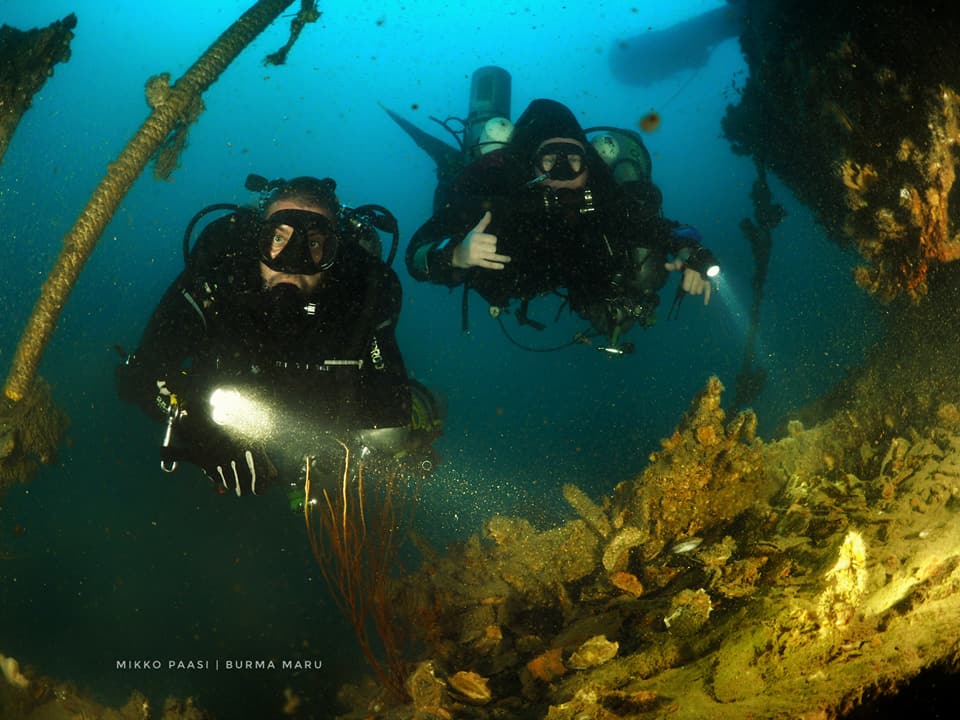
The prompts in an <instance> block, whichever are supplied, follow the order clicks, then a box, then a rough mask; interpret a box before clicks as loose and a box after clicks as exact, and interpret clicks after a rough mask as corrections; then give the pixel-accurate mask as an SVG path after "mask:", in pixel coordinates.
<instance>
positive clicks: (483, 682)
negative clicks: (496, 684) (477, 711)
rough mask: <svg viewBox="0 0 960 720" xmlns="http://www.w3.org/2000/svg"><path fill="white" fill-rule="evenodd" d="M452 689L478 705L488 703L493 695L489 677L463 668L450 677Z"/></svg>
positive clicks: (449, 681)
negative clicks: (488, 682) (488, 683)
mask: <svg viewBox="0 0 960 720" xmlns="http://www.w3.org/2000/svg"><path fill="white" fill-rule="evenodd" d="M447 682H448V683H449V685H450V689H451V690H453V691H454V692H455V693H457V695H459V696H460V697H462V698H463V699H464V700H466V701H467V702H470V703H474V704H476V705H486V704H487V703H488V702H490V698H491V697H492V695H491V694H490V687H489V686H488V685H487V679H486V678H485V677H483V676H481V675H478V674H477V673H475V672H468V671H465V670H461V671H460V672H458V673H456V674H455V675H453V676H451V677H450V678H448V680H447Z"/></svg>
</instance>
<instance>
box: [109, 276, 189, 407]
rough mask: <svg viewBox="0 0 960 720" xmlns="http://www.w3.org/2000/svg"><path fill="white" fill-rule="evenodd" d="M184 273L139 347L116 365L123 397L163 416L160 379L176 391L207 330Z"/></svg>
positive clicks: (149, 323) (168, 291)
mask: <svg viewBox="0 0 960 720" xmlns="http://www.w3.org/2000/svg"><path fill="white" fill-rule="evenodd" d="M185 275H186V273H184V274H182V275H181V276H180V277H179V278H178V279H177V281H176V282H174V283H173V284H172V285H171V286H170V287H169V288H168V289H167V291H166V293H165V294H164V296H163V298H162V299H161V300H160V303H159V305H157V308H156V309H155V310H154V312H153V315H152V316H151V317H150V320H149V321H148V323H147V326H146V329H145V330H144V332H143V336H142V338H141V339H140V344H139V347H138V348H137V349H136V351H135V352H133V353H132V354H131V355H129V356H128V357H127V359H126V361H125V362H124V363H122V364H121V365H118V366H117V368H116V373H115V377H116V386H117V393H118V395H119V397H120V399H121V400H123V401H125V402H129V403H132V404H134V405H137V406H138V407H140V408H141V409H142V410H143V411H144V412H146V413H147V414H148V415H150V416H152V417H157V418H160V417H162V415H163V412H164V409H163V408H162V407H160V406H159V405H158V403H157V391H158V387H157V382H158V381H160V380H162V381H165V382H167V383H168V384H169V386H170V388H171V389H172V390H174V391H176V388H177V380H178V379H179V377H180V376H181V375H182V372H183V370H184V368H185V366H186V365H187V364H188V363H189V361H190V358H191V357H192V355H193V353H194V351H195V348H197V346H198V345H199V343H200V342H201V339H202V338H203V336H204V332H205V324H204V323H205V321H204V317H203V313H202V310H201V308H200V306H199V305H198V304H197V302H196V300H194V298H193V296H192V295H190V293H189V292H187V290H186V287H185V283H184V278H185Z"/></svg>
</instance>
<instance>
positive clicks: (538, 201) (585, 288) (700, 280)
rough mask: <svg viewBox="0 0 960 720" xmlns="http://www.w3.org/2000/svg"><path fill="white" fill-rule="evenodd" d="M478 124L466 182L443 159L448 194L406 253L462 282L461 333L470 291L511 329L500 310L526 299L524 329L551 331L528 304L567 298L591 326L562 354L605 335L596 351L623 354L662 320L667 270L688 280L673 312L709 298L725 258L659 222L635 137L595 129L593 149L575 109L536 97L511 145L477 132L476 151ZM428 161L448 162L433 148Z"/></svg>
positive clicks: (427, 273) (424, 271)
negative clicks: (638, 332)
mask: <svg viewBox="0 0 960 720" xmlns="http://www.w3.org/2000/svg"><path fill="white" fill-rule="evenodd" d="M490 70H491V68H481V70H478V71H477V73H481V72H484V73H487V72H489V71H490ZM494 70H499V71H500V72H501V73H502V72H504V71H502V70H500V69H499V68H495V69H494ZM508 77H509V76H508ZM493 78H494V79H495V78H496V74H494V76H493ZM476 80H477V78H476V74H475V77H474V81H475V84H476ZM488 84H489V83H488ZM493 84H495V83H493ZM472 93H473V91H472ZM488 95H497V93H488ZM503 95H508V91H502V92H500V93H499V96H500V97H502V96H503ZM504 110H505V112H506V113H509V104H507V105H506V106H505V107H504V106H502V107H501V112H503V111H504ZM488 114H489V113H488ZM496 118H497V116H496V115H494V116H493V119H496ZM504 118H505V116H500V119H504ZM481 119H483V116H482V115H480V116H479V117H476V116H475V114H474V113H473V112H471V115H470V116H469V117H468V119H467V121H466V122H465V123H464V125H465V129H464V131H463V135H464V138H465V141H464V144H463V145H462V147H461V151H462V153H461V155H462V156H463V157H464V160H463V162H462V165H463V169H462V170H461V172H460V173H459V175H457V176H456V177H454V178H452V179H449V180H448V178H447V177H446V175H445V174H444V173H443V172H440V164H439V161H438V180H439V183H440V185H441V186H442V185H443V184H444V182H445V181H447V186H446V187H442V189H439V190H438V193H437V196H436V200H437V202H435V207H434V214H433V216H432V217H431V218H430V219H429V220H427V222H426V223H424V224H423V225H422V226H421V227H420V228H419V229H418V230H417V232H416V233H415V234H414V236H413V237H412V239H411V241H410V244H409V246H408V248H407V252H406V263H407V268H408V270H409V271H410V273H411V275H412V276H413V277H414V278H415V279H417V280H420V281H427V282H433V283H437V284H441V285H446V286H449V287H455V286H460V285H462V286H463V288H464V302H463V306H464V313H463V315H464V325H465V324H466V310H465V307H466V299H467V294H468V292H469V291H470V290H475V291H476V292H477V293H478V294H479V295H480V296H481V297H483V298H484V299H485V300H486V301H487V302H488V303H489V304H490V310H491V315H493V316H494V317H496V318H497V319H498V320H499V321H500V324H501V327H503V328H504V332H505V333H506V332H507V331H506V328H505V326H504V325H503V319H502V312H503V311H506V310H508V309H509V307H510V305H511V303H513V302H514V301H519V307H518V308H517V309H516V310H515V311H514V312H515V315H516V317H517V320H518V321H519V322H520V323H521V324H526V325H530V326H533V327H535V328H543V327H545V325H544V324H543V323H542V322H538V321H537V320H534V319H533V318H531V317H530V315H529V304H530V301H531V300H533V299H534V298H536V297H539V296H542V295H547V294H558V295H561V297H563V298H564V301H565V303H566V304H568V305H569V307H570V309H571V310H572V311H573V312H575V313H576V314H577V315H579V316H580V317H581V318H583V319H585V320H587V321H588V322H589V323H590V326H591V330H590V331H588V332H585V333H579V334H578V335H577V336H576V337H575V338H574V340H573V341H571V342H570V343H566V344H565V345H563V346H561V347H565V346H566V345H570V344H573V343H574V342H588V341H589V338H590V337H591V336H597V335H600V336H604V337H606V338H607V342H606V343H605V344H604V345H602V346H600V347H599V348H598V349H600V350H603V351H605V352H608V353H611V354H615V355H622V354H624V353H628V352H630V351H631V350H632V345H631V344H629V343H622V344H621V339H622V337H623V335H624V333H625V332H626V331H627V330H629V329H630V328H631V327H632V326H633V325H634V324H638V325H640V326H642V327H649V326H650V325H652V324H653V323H654V321H655V320H654V311H655V309H656V307H657V305H658V304H659V296H658V293H659V291H660V289H661V288H662V287H663V286H664V284H665V283H666V280H667V277H668V275H669V271H679V272H682V273H683V278H682V280H681V284H680V287H679V288H678V291H677V295H676V297H675V300H674V308H672V309H671V312H672V311H673V310H674V309H676V307H677V305H678V304H679V302H680V300H682V298H683V297H684V296H685V295H686V294H694V295H700V294H702V295H703V296H704V304H706V303H708V302H709V298H710V292H711V285H710V280H709V278H710V277H713V276H714V275H715V274H716V273H717V272H718V271H719V266H718V265H717V262H716V259H715V258H714V256H713V254H712V253H711V252H710V251H709V250H707V249H706V248H704V247H703V246H702V245H701V244H700V240H701V238H700V234H699V233H698V232H697V231H696V229H695V228H693V227H691V226H688V225H681V224H680V223H677V222H674V221H671V220H667V219H665V218H664V217H663V216H662V213H661V204H662V197H661V194H660V191H659V189H658V188H657V187H656V185H654V184H653V182H652V180H651V175H650V169H651V167H650V166H651V163H650V156H649V153H647V151H646V148H645V147H644V146H643V143H642V141H641V140H640V138H639V137H638V136H636V134H635V133H632V132H631V131H628V130H622V129H617V128H609V127H600V128H591V129H590V131H602V134H600V135H598V136H596V137H594V138H593V140H592V141H590V140H588V137H587V132H588V131H585V130H584V129H583V128H581V126H580V124H579V122H578V121H577V119H576V117H575V116H574V114H573V113H572V112H571V111H570V109H569V108H567V107H566V106H564V105H562V104H560V103H558V102H555V101H553V100H547V99H539V100H534V101H533V102H532V103H530V105H529V106H528V107H527V109H526V110H525V111H524V112H523V113H522V114H521V116H520V117H519V118H518V120H517V122H516V124H515V125H513V126H512V133H511V135H510V137H509V138H508V139H507V140H505V141H504V140H502V139H497V140H496V141H494V142H487V143H484V142H481V141H480V140H479V138H480V136H481V133H477V132H476V131H474V132H473V137H475V138H477V140H476V141H475V142H474V143H473V144H472V145H470V144H469V138H470V137H471V131H470V129H471V128H475V127H476V126H477V123H478V122H479V120H481ZM490 122H491V117H487V119H486V120H484V121H483V127H484V129H485V128H486V126H487V125H488V124H489V123H490ZM405 129H406V128H405ZM415 139H416V138H415ZM436 142H439V141H436ZM418 144H421V142H420V141H418ZM487 146H493V149H492V150H489V151H485V150H486V149H487ZM421 147H425V143H423V144H421ZM451 150H452V149H451ZM447 154H448V155H449V153H447ZM431 156H432V157H434V159H435V160H436V159H438V158H442V157H443V155H442V154H441V153H439V152H437V151H436V150H434V151H433V152H431ZM444 161H445V162H447V164H449V160H444ZM508 337H509V333H508ZM511 340H512V338H511ZM517 344H519V343H517ZM528 349H539V348H528ZM549 349H553V348H549Z"/></svg>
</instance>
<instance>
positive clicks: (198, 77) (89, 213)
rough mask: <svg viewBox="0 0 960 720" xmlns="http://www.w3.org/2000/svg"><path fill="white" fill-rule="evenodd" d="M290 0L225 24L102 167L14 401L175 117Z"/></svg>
mask: <svg viewBox="0 0 960 720" xmlns="http://www.w3.org/2000/svg"><path fill="white" fill-rule="evenodd" d="M292 2H293V0H259V2H257V3H256V4H255V5H254V6H253V7H251V8H250V9H249V10H248V11H247V12H246V13H244V14H243V16H242V17H241V18H240V19H239V20H237V21H236V22H235V23H234V24H233V25H232V26H230V27H229V28H228V29H227V30H226V32H224V33H223V34H222V35H221V36H220V37H219V38H217V40H216V42H214V43H213V45H211V46H210V48H209V49H208V50H207V51H206V52H205V53H204V54H203V56H201V57H200V59H199V60H197V62H196V63H194V65H193V67H191V68H190V69H189V70H187V72H186V73H185V74H184V76H183V77H182V78H180V79H179V80H178V81H177V82H176V84H175V85H174V86H173V87H172V88H171V89H170V93H169V96H168V97H167V98H166V99H165V100H164V102H162V103H160V104H158V105H157V107H155V108H153V112H152V113H151V114H150V116H149V117H148V118H147V120H146V121H145V122H144V123H143V125H142V126H141V127H140V129H139V130H138V131H137V133H136V135H134V136H133V138H132V139H131V140H130V142H129V143H128V144H127V146H126V147H125V148H124V149H123V152H121V153H120V156H119V157H118V158H117V160H116V161H115V162H113V163H111V164H110V165H109V166H108V168H107V175H106V177H104V178H103V180H101V181H100V184H99V185H98V186H97V188H96V190H94V192H93V195H91V197H90V200H89V201H88V202H87V205H86V207H85V208H84V209H83V212H81V213H80V217H79V218H77V221H76V224H75V225H74V226H73V228H72V229H71V230H70V232H68V233H67V234H66V236H64V239H63V248H62V249H61V250H60V255H59V257H58V258H57V261H56V263H55V264H54V266H53V268H52V269H51V270H50V274H49V275H48V276H47V279H46V280H45V281H44V283H43V286H42V287H41V290H40V298H39V299H38V300H37V303H36V305H35V306H34V308H33V312H32V314H31V315H30V318H29V320H28V321H27V326H26V328H24V331H23V335H22V337H21V338H20V344H19V345H18V346H17V351H16V354H15V355H14V358H13V365H12V367H11V369H10V374H9V375H8V377H7V384H6V387H5V388H4V393H5V394H6V396H7V397H8V398H10V399H11V400H13V401H17V402H19V401H20V400H21V399H23V397H24V396H25V395H26V394H27V392H28V391H29V389H30V387H31V384H32V382H33V379H34V377H35V375H36V372H37V366H38V365H39V363H40V356H41V354H42V353H43V350H44V348H45V347H46V345H47V342H48V341H49V340H50V337H51V336H52V335H53V331H54V328H55V327H56V324H57V320H58V319H59V317H60V312H61V311H62V310H63V306H64V305H65V304H66V301H67V298H68V297H69V295H70V292H71V291H72V290H73V286H74V285H75V284H76V281H77V278H78V277H79V275H80V270H81V269H82V268H83V265H84V263H85V262H86V261H87V259H88V258H89V257H90V254H91V253H92V252H93V248H94V247H95V246H96V244H97V241H98V240H99V239H100V236H101V234H102V233H103V231H104V229H105V228H106V226H107V223H108V222H109V221H110V219H111V218H112V217H113V214H114V212H115V211H116V209H117V207H118V206H119V205H120V201H121V200H122V199H123V197H124V196H125V195H126V194H127V192H128V191H129V190H130V188H131V187H132V186H133V183H134V181H135V180H136V179H137V177H138V176H139V175H140V173H141V172H142V171H143V169H144V167H145V166H146V165H147V163H148V162H149V161H150V158H151V157H153V155H154V154H155V153H156V152H157V150H158V149H159V148H160V147H161V145H162V144H163V142H164V140H165V139H166V138H167V136H168V135H169V134H170V133H171V132H172V131H173V130H174V128H175V127H176V126H177V123H178V122H181V121H182V120H183V119H184V118H185V117H186V116H187V112H188V109H189V108H190V106H191V104H192V103H194V102H195V101H196V100H197V99H198V98H199V96H200V94H201V93H203V92H204V91H205V90H206V89H207V88H208V87H210V85H212V84H213V83H214V82H215V81H216V79H217V78H218V77H219V75H220V73H222V72H223V71H224V70H225V69H226V68H227V66H228V65H230V63H231V62H233V60H234V59H235V58H236V57H237V55H239V54H240V52H241V51H242V50H243V49H244V48H245V47H246V46H247V45H248V44H250V42H251V41H252V40H253V39H254V38H255V37H256V36H257V35H259V34H260V33H261V32H262V31H263V30H264V29H265V28H266V27H267V26H268V25H269V24H270V23H272V22H273V21H274V20H275V19H276V18H277V16H278V15H279V14H280V13H281V12H283V10H284V9H285V8H286V7H288V6H289V5H290V4H291V3H292Z"/></svg>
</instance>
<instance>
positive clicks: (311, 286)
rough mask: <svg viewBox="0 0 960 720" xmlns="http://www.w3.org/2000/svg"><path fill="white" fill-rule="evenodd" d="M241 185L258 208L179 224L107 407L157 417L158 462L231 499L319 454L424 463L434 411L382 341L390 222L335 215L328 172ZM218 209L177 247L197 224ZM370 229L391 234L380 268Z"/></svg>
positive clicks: (386, 337) (396, 286) (391, 291)
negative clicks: (180, 266)
mask: <svg viewBox="0 0 960 720" xmlns="http://www.w3.org/2000/svg"><path fill="white" fill-rule="evenodd" d="M247 187H248V189H251V190H256V191H259V192H260V203H259V208H258V209H257V210H254V209H252V208H243V207H239V206H236V205H228V204H218V205H211V206H209V207H207V208H204V209H203V210H201V211H200V212H199V213H197V215H196V216H195V217H194V218H193V220H192V221H191V222H190V224H189V225H188V227H187V231H186V233H185V237H184V258H185V263H186V267H185V269H184V270H183V272H182V273H181V274H180V276H179V277H178V278H177V279H176V281H175V282H174V283H173V284H172V285H171V286H170V288H169V289H168V290H167V292H166V294H165V295H164V296H163V298H162V300H161V301H160V304H159V305H158V307H157V308H156V310H155V311H154V313H153V315H152V317H151V318H150V320H149V322H148V324H147V327H146V329H145V331H144V333H143V337H142V339H141V341H140V345H139V348H138V349H137V350H136V352H134V353H133V354H131V355H129V356H128V357H127V358H126V360H125V362H123V363H122V364H121V365H119V366H118V367H117V371H116V382H117V389H118V393H119V395H120V397H121V399H123V400H125V401H128V402H131V403H133V404H136V405H138V406H139V407H141V408H142V409H143V410H144V411H146V412H147V413H148V414H150V415H152V416H154V417H158V418H162V419H165V420H166V423H167V425H166V435H165V437H164V441H163V445H162V448H161V467H163V469H165V470H167V471H173V470H174V469H175V468H176V467H177V464H178V463H179V462H181V461H182V462H187V463H191V464H194V465H197V466H199V467H200V468H201V469H202V470H203V472H204V473H205V474H206V475H207V476H208V477H209V478H210V479H211V480H212V481H213V482H214V483H216V487H217V488H218V489H219V491H220V492H230V493H234V494H236V495H244V494H262V493H263V492H264V490H265V489H267V488H268V487H269V486H270V485H271V484H274V483H275V482H276V481H277V480H278V478H282V479H284V480H288V478H287V477H286V475H287V473H288V472H290V471H291V470H299V469H302V467H303V464H304V462H305V457H306V456H307V455H308V454H310V453H314V452H316V449H317V448H318V447H319V446H324V447H326V448H327V449H328V450H329V451H330V452H329V453H328V454H330V455H332V454H334V451H335V449H336V447H337V446H342V445H343V444H349V445H351V446H357V447H359V448H360V449H361V451H362V452H363V455H364V456H366V455H368V454H370V455H373V456H374V457H381V458H388V459H392V458H395V457H397V456H405V457H407V458H414V459H418V460H421V459H422V460H421V461H422V463H423V464H424V467H427V466H428V465H429V462H430V460H429V458H430V457H431V455H430V453H431V448H430V445H431V443H432V441H433V440H434V439H436V437H438V436H439V434H440V432H441V428H442V417H441V412H440V409H439V408H438V406H437V403H436V401H435V399H434V398H433V396H432V395H431V394H430V392H429V391H428V390H427V389H426V388H425V387H423V386H422V385H420V384H419V383H416V382H414V381H412V380H410V379H408V377H407V372H406V369H405V367H404V363H403V359H402V357H401V354H400V349H399V347H398V345H397V341H396V337H395V328H396V323H397V319H398V316H399V312H400V304H401V286H400V282H399V279H398V278H397V275H396V273H395V272H394V271H393V270H392V269H391V268H390V264H389V263H390V261H391V260H392V259H393V256H394V254H395V252H396V246H397V240H398V236H399V233H398V230H397V225H396V220H395V219H394V217H393V216H392V215H391V214H390V213H389V211H387V210H386V209H385V208H382V207H380V206H376V205H366V206H361V207H358V208H348V207H345V206H343V205H341V204H340V201H339V200H338V198H337V196H336V192H335V191H336V183H335V182H334V181H333V180H332V179H329V178H326V179H322V180H320V179H317V178H313V177H298V178H294V179H293V180H289V181H284V180H275V181H271V182H268V181H267V180H266V179H265V178H262V177H259V176H255V175H252V176H250V178H248V182H247ZM224 210H229V211H231V212H230V214H228V215H223V216H221V217H219V218H217V219H216V220H214V221H213V222H211V223H209V224H208V225H207V226H206V227H205V228H204V229H203V231H202V233H201V234H200V236H199V238H198V239H197V242H196V244H195V245H194V247H193V248H192V249H191V248H190V239H191V235H192V232H193V228H194V226H195V225H196V224H197V222H198V221H199V220H200V219H201V218H202V217H203V216H204V215H206V214H207V213H210V212H213V211H224ZM378 230H380V231H384V232H390V233H392V234H393V247H392V249H391V251H390V255H389V258H388V260H387V261H386V262H385V261H384V260H382V259H381V252H382V248H381V242H380V236H379V234H378ZM331 462H333V461H331ZM288 465H291V466H293V467H292V468H291V467H288ZM296 479H297V478H295V477H291V478H289V480H290V481H291V482H292V481H293V480H296Z"/></svg>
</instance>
